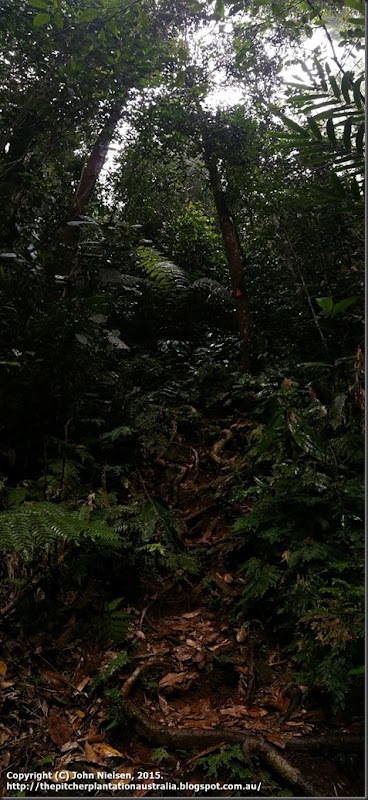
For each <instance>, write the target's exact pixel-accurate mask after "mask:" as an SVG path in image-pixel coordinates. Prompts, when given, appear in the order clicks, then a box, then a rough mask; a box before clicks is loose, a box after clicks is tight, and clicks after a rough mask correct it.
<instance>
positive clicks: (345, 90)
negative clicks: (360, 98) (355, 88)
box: [341, 72, 351, 103]
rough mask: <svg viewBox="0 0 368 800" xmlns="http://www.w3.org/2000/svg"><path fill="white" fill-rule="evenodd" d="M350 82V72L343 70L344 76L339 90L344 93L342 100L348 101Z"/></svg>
mask: <svg viewBox="0 0 368 800" xmlns="http://www.w3.org/2000/svg"><path fill="white" fill-rule="evenodd" d="M350 82H351V72H345V74H344V77H343V79H342V81H341V91H342V93H343V95H344V100H345V102H346V103H350V94H349V86H350Z"/></svg>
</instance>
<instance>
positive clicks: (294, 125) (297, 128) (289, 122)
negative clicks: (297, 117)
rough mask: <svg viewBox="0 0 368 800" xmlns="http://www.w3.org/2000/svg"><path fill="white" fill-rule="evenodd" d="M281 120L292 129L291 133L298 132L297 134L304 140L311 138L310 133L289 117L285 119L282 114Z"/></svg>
mask: <svg viewBox="0 0 368 800" xmlns="http://www.w3.org/2000/svg"><path fill="white" fill-rule="evenodd" d="M280 119H282V121H283V123H284V124H285V125H286V126H287V127H288V128H290V130H291V131H296V133H299V134H300V136H303V137H304V138H308V137H309V133H308V131H305V130H304V128H302V127H301V125H298V123H297V122H294V120H293V119H289V117H285V115H284V114H280Z"/></svg>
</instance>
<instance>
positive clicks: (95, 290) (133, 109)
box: [0, 0, 365, 775]
mask: <svg viewBox="0 0 368 800" xmlns="http://www.w3.org/2000/svg"><path fill="white" fill-rule="evenodd" d="M326 5H328V6H329V8H328V9H327V8H326ZM301 11H302V16H300V12H301ZM3 12H4V17H3V26H2V32H1V34H0V41H1V51H2V56H1V62H0V64H1V66H0V70H1V97H2V103H1V105H2V108H3V119H2V130H3V133H2V139H1V153H0V157H1V173H0V179H1V185H2V196H3V203H4V213H3V216H2V220H1V244H0V248H1V252H0V293H1V301H2V319H1V322H0V325H1V336H0V367H1V371H2V383H1V389H0V415H1V423H0V429H1V447H0V468H1V484H0V487H1V492H0V501H1V513H0V550H1V552H2V553H5V554H6V556H7V560H6V561H5V565H4V567H3V573H4V574H3V579H4V581H5V583H4V586H5V587H6V589H7V592H8V593H9V595H10V596H11V597H12V598H13V599H14V604H15V606H16V607H17V608H18V613H19V618H20V620H21V624H23V625H24V626H25V628H26V629H27V630H28V629H29V627H32V626H33V625H34V619H33V618H32V608H33V606H34V603H35V602H36V599H35V596H34V592H33V587H36V586H38V585H41V586H42V589H43V591H44V593H45V596H46V598H49V600H46V602H49V603H50V607H52V608H54V609H55V608H59V610H60V607H61V612H60V613H61V616H62V603H63V599H62V598H63V592H64V593H65V592H66V591H67V590H72V589H75V587H78V588H79V589H80V588H85V587H86V586H88V584H89V582H90V581H96V582H97V585H98V587H99V589H98V591H99V593H100V598H102V599H101V601H100V603H99V604H98V603H97V605H96V607H95V609H94V618H93V619H94V621H93V625H92V627H93V630H94V635H96V636H100V639H101V641H109V640H110V639H112V640H113V641H115V642H117V643H121V642H122V641H123V640H124V637H125V635H126V631H127V629H128V622H127V617H126V613H125V610H124V608H125V605H124V604H126V602H128V601H129V602H130V603H132V604H133V605H134V600H135V599H136V596H137V592H138V587H139V580H142V577H143V578H144V579H153V577H154V576H155V577H156V579H157V580H163V579H164V578H165V577H167V576H171V577H172V579H173V580H174V581H180V580H181V579H182V576H183V574H184V575H185V579H186V581H187V583H188V585H190V581H194V580H195V581H196V582H198V580H200V581H201V582H202V584H203V586H205V587H209V588H210V590H211V591H212V600H213V602H214V603H215V605H216V586H214V584H213V581H212V579H211V576H210V574H209V571H208V569H207V568H208V563H207V560H206V553H205V551H204V548H203V547H202V548H201V547H198V548H197V550H196V551H195V552H194V554H193V551H191V552H188V551H187V548H186V546H185V543H184V535H183V524H184V523H183V517H184V512H185V511H187V508H186V507H185V503H184V501H183V496H184V489H185V486H184V484H185V481H188V480H191V479H192V478H193V476H197V477H198V470H202V472H203V475H204V476H207V478H208V481H207V482H208V483H209V484H210V483H211V480H212V484H213V485H212V486H211V487H210V488H209V489H206V492H205V496H206V498H207V499H209V501H210V502H212V503H214V504H215V505H216V507H217V511H216V514H218V513H219V514H220V515H222V518H223V523H224V526H225V528H226V529H227V531H228V537H227V539H226V541H225V543H224V546H223V553H222V558H223V563H224V564H225V566H226V565H227V566H228V567H229V565H232V566H234V565H236V568H237V570H238V575H239V576H240V578H241V580H242V582H243V587H244V588H243V591H242V593H241V596H240V597H236V598H235V599H234V600H233V605H232V608H231V614H232V615H233V618H234V619H237V620H238V621H239V623H240V624H244V625H248V624H250V625H251V627H252V629H253V630H257V631H260V630H265V631H266V632H267V636H271V637H277V638H278V639H279V641H280V642H281V645H282V648H284V649H285V652H287V653H292V654H293V658H294V664H295V679H296V680H299V681H301V682H302V683H304V684H306V685H307V686H308V687H309V688H310V689H311V690H313V689H315V688H316V687H317V688H320V689H322V690H323V691H324V692H327V694H328V699H329V702H330V701H333V702H334V704H335V705H339V704H340V705H342V706H343V705H344V703H346V702H347V701H348V700H349V697H350V698H351V697H352V696H353V694H352V693H354V691H355V688H356V687H357V686H359V681H360V679H361V676H360V675H359V672H360V671H361V666H362V663H363V633H364V623H363V610H362V609H363V589H362V585H363V532H362V530H363V521H362V517H363V511H362V507H363V485H362V465H363V422H364V393H363V354H362V350H361V347H362V336H363V329H362V327H363V326H362V319H363V301H362V281H363V277H362V252H363V230H362V228H363V224H362V203H363V183H362V169H363V167H362V163H363V138H364V121H363V115H364V100H365V98H364V83H363V74H362V70H361V66H360V62H359V55H360V49H361V44H362V28H363V17H364V3H363V2H360V0H349V2H348V1H347V2H346V3H343V2H340V1H339V2H335V3H330V4H325V3H319V2H318V1H317V0H316V2H313V4H312V3H310V2H302V3H297V4H295V8H294V9H293V8H292V7H291V4H290V3H286V2H285V3H284V2H283V0H279V2H276V3H274V2H272V3H271V2H266V0H249V2H248V0H247V1H245V0H244V1H243V0H241V2H226V3H225V5H224V4H223V3H222V2H221V1H217V2H216V3H215V4H213V3H209V2H205V1H204V0H203V2H201V1H200V2H189V0H188V2H180V3H171V2H170V0H163V2H162V3H158V4H157V3H154V2H151V0H143V2H140V3H137V2H132V3H126V4H123V6H121V7H120V5H116V4H114V3H112V2H110V0H98V1H97V0H96V2H92V4H91V3H88V4H87V3H85V2H83V0H73V2H71V1H70V0H52V2H50V3H49V2H48V0H29V1H28V0H22V2H20V3H15V4H12V3H8V2H6V1H5V0H4V3H3ZM209 25H213V26H214V27H215V36H216V40H215V43H214V41H213V39H212V40H210V41H209V44H208V47H207V49H206V47H205V45H204V44H203V42H204V41H205V39H203V38H202V39H201V34H203V31H206V29H207V28H208V26H209ZM316 29H318V30H319V31H321V32H322V35H323V36H324V35H325V34H326V36H327V38H326V44H327V46H328V47H330V50H329V53H328V56H326V54H325V52H324V47H323V46H322V45H321V44H319V45H316V46H315V47H314V50H313V54H312V57H310V58H306V59H305V60H303V62H302V65H301V68H302V72H303V71H304V72H303V76H304V75H305V81H304V80H303V77H302V78H301V77H300V76H299V77H298V76H297V77H296V78H293V79H290V77H286V78H285V77H284V76H283V72H282V70H283V69H285V66H288V68H289V73H288V76H290V69H294V71H295V70H299V73H300V47H302V46H304V44H305V43H306V42H307V41H308V37H310V36H311V35H312V34H313V33H314V32H315V30H316ZM330 30H331V33H330ZM210 38H211V37H210ZM196 41H197V42H200V44H197V45H196V44H195V42H196ZM285 51H287V54H288V55H287V56H286V54H285ZM352 53H353V56H352V55H351V54H352ZM354 59H355V61H356V65H354V64H353V61H354ZM286 61H289V65H287V64H286ZM291 63H293V67H291V66H290V64H291ZM299 73H298V74H299ZM214 76H215V78H216V76H217V78H216V80H217V90H216V91H219V83H220V81H221V80H223V81H224V82H226V83H227V86H230V87H231V86H232V87H234V92H235V89H236V90H237V92H239V91H240V89H241V100H239V101H238V102H236V101H235V100H234V102H233V103H232V104H229V105H228V106H227V107H225V108H223V107H221V105H220V104H218V106H217V107H216V108H215V109H214V105H213V103H212V104H211V103H209V102H207V100H206V98H208V97H209V95H210V92H211V91H212V92H213V91H214V85H215V83H214ZM239 87H240V89H239ZM215 96H216V92H215ZM235 96H236V95H235V94H234V97H235ZM229 99H230V95H229ZM107 152H109V153H110V156H109V163H110V166H111V164H112V161H114V163H113V164H112V166H111V169H110V170H109V172H108V174H107V173H106V171H104V158H105V156H106V153H107ZM111 153H114V154H115V155H114V159H113V158H112V155H111ZM216 181H217V183H216ZM239 265H240V266H239ZM239 298H241V302H243V300H244V305H241V303H240V300H239ZM238 301H239V303H238ZM245 304H246V305H245ZM234 308H236V314H235V313H234ZM248 312H249V317H247V320H248V321H249V319H250V318H251V320H252V323H251V330H250V326H248V321H246V322H244V320H245V316H244V315H246V314H248ZM247 326H248V327H247ZM244 348H246V350H247V353H246V355H247V357H248V362H247V367H246V370H245V371H244V368H242V366H241V358H240V353H241V351H242V352H243V355H244ZM243 363H245V361H244V359H243ZM224 429H226V430H228V431H230V433H229V436H228V438H227V439H226V436H227V434H226V435H225V440H224V441H225V445H224V449H223V448H221V452H222V454H221V455H219V453H220V450H219V449H218V450H216V442H218V440H221V437H222V436H223V432H224ZM198 453H199V464H198V463H197V461H196V459H197V457H198ZM211 453H212V456H213V457H212V461H211ZM225 454H226V455H225ZM216 459H217V461H216ZM185 470H187V471H186V472H185ZM217 473H218V475H217ZM224 473H225V476H226V480H225V481H224V482H221V480H220V482H219V483H218V484H216V477H220V478H221V475H222V474H224ZM188 476H189V478H188ZM193 481H194V483H195V477H194V478H193ZM183 487H184V488H183ZM198 491H199V490H198ZM106 576H107V577H106ZM211 581H212V582H211ZM210 593H211V592H210ZM117 598H118V601H117V602H116V599H117ZM11 602H13V601H11ZM111 604H112V605H111ZM45 614H46V616H47V613H46V609H45ZM102 629H103V631H104V633H103V635H102V638H101V630H102ZM124 657H125V656H124ZM122 663H125V661H124V662H122ZM226 758H228V759H229V758H230V759H233V760H234V761H235V762H237V760H239V753H238V750H237V748H235V747H234V748H233V749H232V750H231V751H229V752H227V751H226V753H222V751H221V753H220V754H219V756H218V764H217V763H216V765H215V766H213V762H209V763H210V768H208V770H209V772H208V774H209V775H214V774H217V773H216V770H217V769H218V768H219V766H221V764H226ZM221 759H222V761H221ZM224 759H225V760H224ZM202 762H203V764H205V762H206V759H202ZM206 763H207V762H206ZM207 767H208V765H207ZM243 772H244V774H245V773H246V772H247V771H246V770H245V768H244V769H243Z"/></svg>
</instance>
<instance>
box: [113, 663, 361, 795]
mask: <svg viewBox="0 0 368 800" xmlns="http://www.w3.org/2000/svg"><path fill="white" fill-rule="evenodd" d="M158 666H166V664H165V663H164V662H163V661H158V660H157V659H156V660H152V661H147V662H146V663H145V664H142V665H141V666H139V667H137V668H136V669H135V670H134V672H133V673H132V675H131V676H130V677H129V678H128V679H127V680H126V681H125V683H124V685H123V687H122V697H123V701H124V702H125V704H126V706H127V708H128V710H129V712H130V713H131V715H132V725H133V728H134V730H135V732H136V733H137V734H138V735H139V736H141V737H142V738H144V739H147V740H148V741H149V742H150V743H151V744H154V745H158V746H160V745H167V746H170V747H173V748H177V749H186V748H190V747H199V748H203V747H207V746H211V745H214V744H219V745H220V744H239V745H241V746H242V748H243V750H244V754H245V756H246V759H247V762H248V763H249V761H250V756H251V755H255V756H257V757H258V758H259V759H260V760H262V761H263V762H264V763H266V764H267V766H268V767H269V768H270V769H271V770H272V771H273V773H274V774H275V775H278V777H279V778H281V779H282V780H283V781H285V782H286V783H288V784H289V785H290V786H292V787H293V789H294V790H296V791H298V792H300V793H301V795H302V796H307V797H318V796H319V793H318V792H317V791H316V789H315V787H314V786H312V785H311V784H310V783H309V782H308V781H306V780H305V779H304V778H303V776H302V774H301V772H300V771H299V770H298V769H296V768H295V767H293V766H292V764H290V762H289V761H288V760H287V759H286V758H285V757H284V755H281V754H280V752H279V751H278V750H277V749H276V747H274V746H273V745H271V744H269V743H268V742H266V741H265V739H263V738H262V736H259V735H254V734H253V735H248V734H247V733H245V732H243V731H239V730H224V729H221V730H212V731H209V730H192V729H190V730H189V729H185V728H169V727H168V726H167V725H164V724H158V723H156V722H153V721H152V720H151V719H149V718H148V717H147V716H146V715H145V714H143V713H142V712H141V711H140V709H139V708H138V707H137V706H136V705H135V704H134V703H133V701H132V700H130V699H129V698H130V694H131V692H132V690H133V687H134V686H135V684H136V682H137V681H138V679H139V677H140V675H141V674H142V672H143V671H144V670H146V669H148V668H149V667H158ZM363 746H364V740H363V737H360V736H356V735H349V734H346V735H344V734H333V735H331V736H330V735H328V736H318V737H313V738H312V737H311V738H308V737H303V738H301V737H300V738H296V737H294V738H292V739H289V740H287V743H286V750H287V751H288V752H290V753H291V752H295V753H298V752H300V753H302V752H307V751H308V752H316V751H317V752H320V753H321V752H322V753H324V752H329V753H341V752H345V753H346V752H350V753H357V752H362V751H363Z"/></svg>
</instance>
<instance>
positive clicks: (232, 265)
mask: <svg viewBox="0 0 368 800" xmlns="http://www.w3.org/2000/svg"><path fill="white" fill-rule="evenodd" d="M201 132H202V144H203V154H204V161H205V164H206V167H207V169H208V173H209V178H210V183H211V188H212V193H213V198H214V201H215V206H216V210H217V215H218V220H219V225H220V230H221V235H222V240H223V243H224V249H225V254H226V259H227V263H228V267H229V273H230V279H231V287H232V292H233V297H234V305H235V310H236V316H237V321H238V329H239V334H240V341H241V355H242V364H243V367H244V369H246V370H247V369H249V341H250V333H251V327H252V320H251V314H250V309H249V302H248V297H247V292H246V287H245V280H244V256H243V253H242V249H241V244H240V241H239V236H238V233H237V230H236V226H235V223H234V220H233V217H232V215H231V211H230V209H229V206H228V204H227V200H226V195H225V191H224V189H223V186H222V184H221V177H220V173H219V170H218V165H217V157H216V154H215V152H214V148H213V145H212V142H211V138H210V136H209V134H208V132H207V130H206V124H205V123H203V122H202V124H201Z"/></svg>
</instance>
